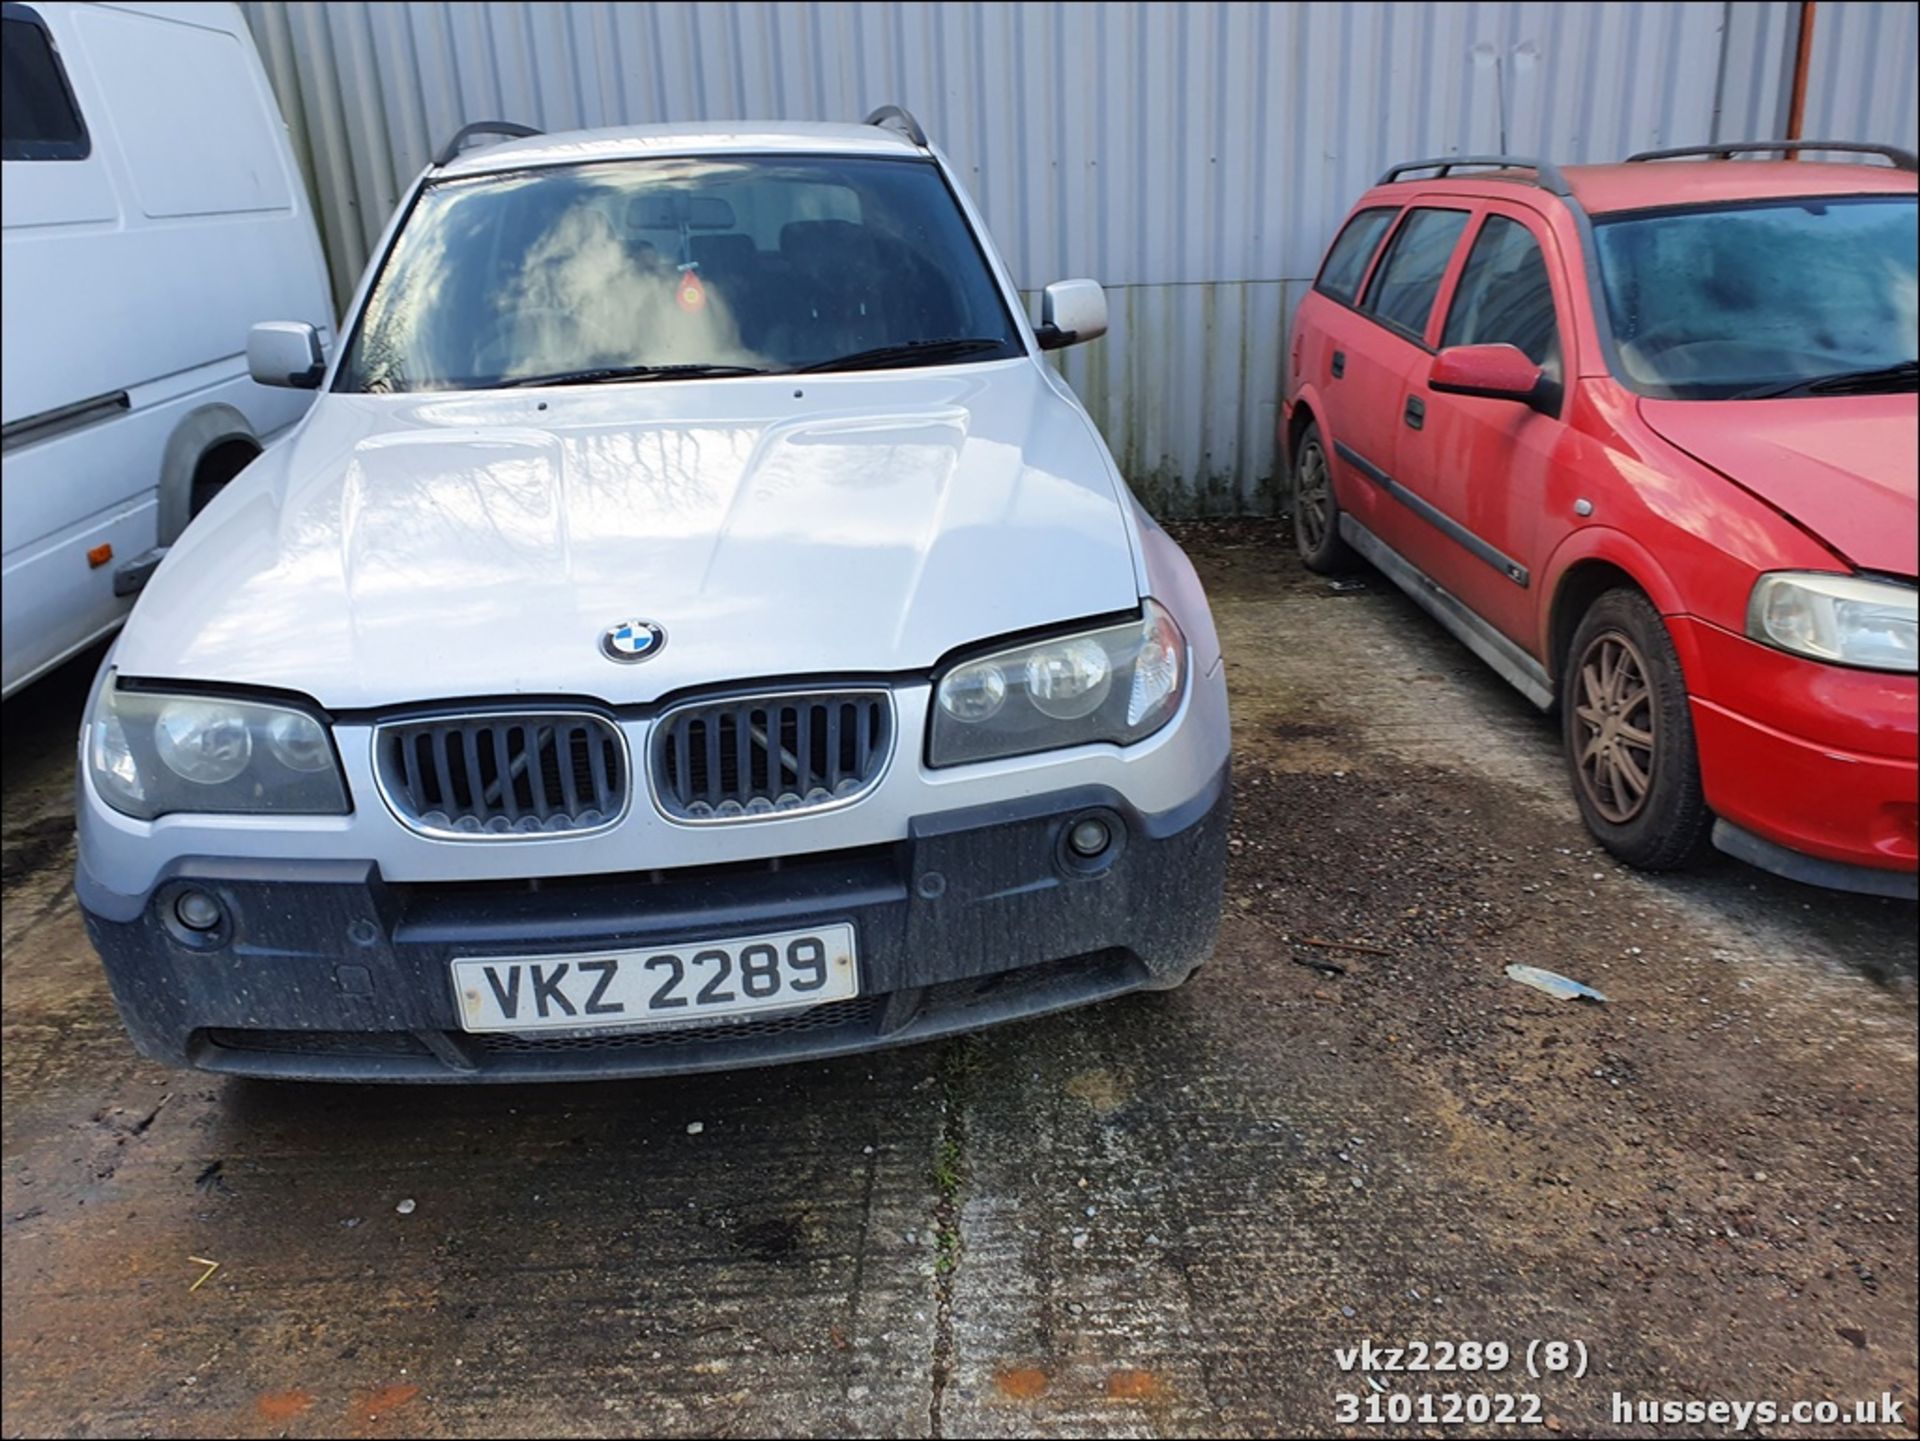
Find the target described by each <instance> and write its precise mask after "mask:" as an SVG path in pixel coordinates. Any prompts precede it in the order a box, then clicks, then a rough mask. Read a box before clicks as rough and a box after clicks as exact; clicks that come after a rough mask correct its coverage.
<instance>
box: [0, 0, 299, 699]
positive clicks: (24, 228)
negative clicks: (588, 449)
mask: <svg viewBox="0 0 1920 1441" xmlns="http://www.w3.org/2000/svg"><path fill="white" fill-rule="evenodd" d="M0 38H4V70H3V71H0V196H4V236H5V238H4V257H5V274H4V301H3V302H0V311H3V312H4V316H5V337H4V346H5V365H4V368H3V369H0V401H3V402H4V420H5V429H4V439H3V440H0V444H3V445H4V461H3V462H0V476H3V477H4V502H5V503H4V517H5V519H4V540H3V544H0V549H3V550H4V562H0V564H3V565H4V572H3V573H4V585H0V595H3V596H4V635H3V636H0V640H3V641H4V656H5V660H4V676H3V677H0V685H3V689H4V693H5V694H9V695H11V694H12V693H13V692H14V691H15V690H17V689H18V688H19V687H21V686H23V685H25V684H26V683H27V682H29V681H31V680H32V679H34V678H35V677H36V676H38V675H40V674H41V673H42V672H43V671H46V670H48V669H50V668H51V667H53V666H55V665H58V664H59V663H60V662H61V661H63V660H65V659H66V658H67V657H68V656H70V655H72V654H74V653H75V652H76V651H79V650H81V649H83V648H85V647H86V646H87V645H89V644H90V643H91V642H93V641H94V640H96V639H98V638H99V637H100V636H102V635H104V634H106V633H107V632H108V631H110V630H112V629H113V628H114V627H115V626H117V625H119V624H120V622H121V621H122V620H123V619H124V618H125V616H126V613H127V611H128V609H129V608H130V607H131V606H132V604H133V597H134V595H135V593H136V592H137V591H138V590H139V589H140V587H141V586H142V585H143V584H144V583H145V581H146V578H147V576H148V575H150V574H151V573H152V571H153V568H154V567H155V566H156V565H157V564H158V563H159V558H160V556H161V554H163V553H164V551H165V548H166V547H167V546H168V545H170V544H171V543H172V542H173V541H174V540H175V539H176V538H177V537H178V536H179V534H180V532H181V531H182V530H184V529H185V528H186V525H187V522H188V520H189V519H191V518H192V516H193V515H194V514H195V513H196V512H197V511H198V510H199V508H200V507H201V506H202V505H204V504H205V503H206V501H207V500H208V499H209V498H210V497H211V496H212V495H213V494H214V492H216V491H217V490H219V488H220V487H221V486H222V485H224V484H225V483H226V482H227V481H229V480H231V479H232V478H233V477H234V475H236V474H237V473H238V472H239V471H240V469H241V468H242V467H243V466H245V465H246V464H247V463H248V462H249V461H251V460H252V459H253V458H254V457H255V456H256V455H258V454H259V453H260V451H261V449H262V448H263V447H264V446H266V445H267V444H269V443H270V442H271V441H272V440H273V439H274V438H275V437H276V436H277V435H278V434H280V433H281V432H282V431H284V430H286V429H287V428H288V427H289V426H291V425H292V424H293V423H294V422H295V421H297V420H298V419H299V418H300V416H301V415H302V414H303V413H304V412H305V410H306V407H307V405H308V403H309V401H310V400H311V396H310V395H308V394H306V393H305V392H302V391H299V390H287V389H274V388H269V387H267V386H263V385H257V384H255V383H254V382H253V381H252V380H250V379H249V378H248V375H247V358H246V343H247V330H248V327H249V326H251V325H252V324H253V323H254V322H255V321H257V320H265V319H269V318H273V319H281V318H297V319H300V320H305V321H307V322H309V323H310V324H312V325H313V326H314V327H315V328H316V330H317V331H318V332H319V333H320V336H321V339H322V341H323V343H325V342H326V341H328V340H330V338H331V329H332V319H333V316H332V310H333V307H332V302H331V299H330V296H329V293H328V287H327V273H326V262H325V260H324V259H323V258H322V255H321V251H320V239H319V235H318V233H317V232H316V231H315V229H314V223H313V214H312V209H311V206H310V205H309V203H308V200H307V195H306V191H305V189H304V187H303V185H302V183H301V179H300V174H299V171H298V169H297V168H296V166H295V163H294V158H293V151H292V148H291V146H290V145H289V143H288V139H287V130H286V125H285V123H284V122H283V121H282V119H281V117H280V110H279V107H278V106H277V105H276V104H275V101H274V97H273V93H272V91H271V90H270V89H269V88H268V85H267V77H266V73H265V71H264V70H263V69H262V68H261V65H260V57H259V55H258V53H257V52H256V51H255V50H254V46H253V39H252V37H251V36H250V35H249V33H248V31H247V26H246V21H245V20H244V19H243V18H242V16H241V14H240V10H239V7H238V6H235V5H227V4H171V5H124V4H116V5H88V4H70V3H44V4H43V3H34V4H15V3H12V0H8V3H6V4H5V5H4V6H0Z"/></svg>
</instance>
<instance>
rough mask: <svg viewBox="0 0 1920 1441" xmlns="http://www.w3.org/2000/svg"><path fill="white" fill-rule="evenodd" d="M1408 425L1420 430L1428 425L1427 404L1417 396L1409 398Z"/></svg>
mask: <svg viewBox="0 0 1920 1441" xmlns="http://www.w3.org/2000/svg"><path fill="white" fill-rule="evenodd" d="M1406 419H1407V424H1408V425H1410V426H1412V427H1413V428H1414V429H1415V430H1418V429H1419V428H1420V427H1421V426H1423V425H1425V424H1426V423H1427V403H1426V401H1424V400H1422V399H1421V398H1420V397H1419V396H1417V395H1409V396H1408V397H1407V409H1406Z"/></svg>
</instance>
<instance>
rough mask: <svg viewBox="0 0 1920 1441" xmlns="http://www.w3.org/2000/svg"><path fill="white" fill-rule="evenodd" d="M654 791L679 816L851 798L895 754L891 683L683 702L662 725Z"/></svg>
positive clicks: (773, 809)
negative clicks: (886, 687)
mask: <svg viewBox="0 0 1920 1441" xmlns="http://www.w3.org/2000/svg"><path fill="white" fill-rule="evenodd" d="M653 734H654V741H653V778H654V793H655V795H656V796H658V798H659V801H660V806H661V809H662V810H664V811H666V813H667V814H668V815H670V816H672V817H674V818H675V819H677V820H686V821H733V820H755V819H758V818H760V817H762V816H772V815H779V814H783V813H787V812H792V811H806V810H816V809H819V808H820V807H822V806H829V805H838V804H844V803H846V802H848V801H852V800H855V799H857V798H859V797H860V796H862V795H864V794H866V792H868V791H869V790H871V789H872V788H873V787H874V786H875V785H876V784H878V782H879V780H880V777H881V775H882V773H884V772H885V770H886V768H887V762H888V760H889V759H890V758H891V757H892V754H893V741H894V734H893V698H892V697H891V696H890V695H889V694H888V693H887V692H886V691H884V690H862V691H819V692H814V693H811V694H802V695H772V696H746V697H742V698H739V699H736V700H726V701H700V702H696V703H694V704H692V705H685V706H679V707H676V708H675V709H673V710H670V711H668V712H667V713H666V714H665V715H663V716H661V717H660V720H659V722H658V723H657V724H656V725H655V726H654V731H653Z"/></svg>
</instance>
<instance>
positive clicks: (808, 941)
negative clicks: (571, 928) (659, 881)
mask: <svg viewBox="0 0 1920 1441" xmlns="http://www.w3.org/2000/svg"><path fill="white" fill-rule="evenodd" d="M453 989H454V994H455V997H456V998H457V999H458V1001H459V1005H460V1024H461V1025H462V1026H464V1027H465V1028H466V1029H467V1030H469V1031H566V1030H604V1029H607V1028H610V1027H621V1026H642V1027H644V1026H651V1027H659V1026H663V1025H673V1024H676V1023H677V1024H680V1025H685V1024H687V1023H688V1022H699V1021H704V1020H707V1019H709V1018H713V1017H723V1016H740V1015H749V1014H751V1013H753V1012H756V1011H790V1010H798V1009H800V1008H802V1007H805V1006H815V1005H819V1004H820V1003H821V1002H822V1001H844V1000H846V999H848V998H849V997H851V996H857V995H858V994H859V993H860V968H859V967H858V966H857V965H856V964H855V963H854V953H853V927H852V926H850V925H838V926H818V927H815V928H814V929H813V930H808V931H781V932H779V933H777V934H775V935H770V936H748V937H746V938H745V939H743V940H732V941H699V942H696V943H694V944H691V945H675V946H648V947H645V948H644V949H640V950H631V951H602V952H599V953H597V954H592V955H571V956H506V957H499V956H489V957H486V958H484V959H472V960H456V961H455V962H454V963H453Z"/></svg>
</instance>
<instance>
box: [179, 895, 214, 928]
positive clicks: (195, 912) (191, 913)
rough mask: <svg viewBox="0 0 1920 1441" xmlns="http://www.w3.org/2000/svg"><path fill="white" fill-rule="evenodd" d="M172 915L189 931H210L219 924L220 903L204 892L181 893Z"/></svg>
mask: <svg viewBox="0 0 1920 1441" xmlns="http://www.w3.org/2000/svg"><path fill="white" fill-rule="evenodd" d="M173 914H174V917H175V918H176V919H177V920H178V921H179V922H180V924H181V925H183V926H185V927H186V928H187V929H188V930H190V931H211V930H213V929H215V928H216V927H218V926H219V924H220V916H221V911H220V902H218V901H216V900H215V899H214V898H213V897H212V896H210V895H208V894H207V893H206V892H205V891H182V892H181V893H180V896H179V899H177V900H176V901H174V903H173Z"/></svg>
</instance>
